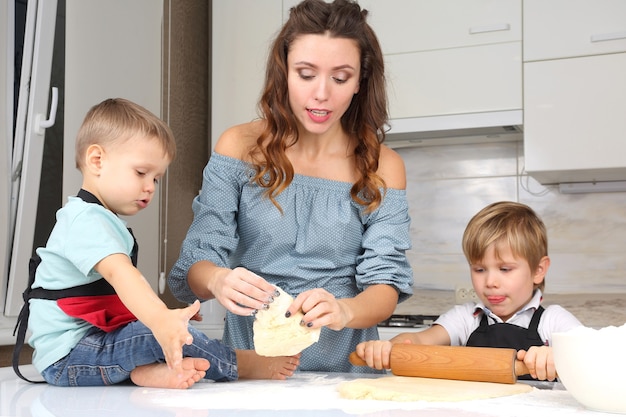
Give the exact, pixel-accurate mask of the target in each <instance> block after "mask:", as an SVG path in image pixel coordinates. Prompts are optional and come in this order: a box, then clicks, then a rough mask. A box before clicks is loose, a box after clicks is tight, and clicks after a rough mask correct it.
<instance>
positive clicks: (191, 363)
mask: <svg viewBox="0 0 626 417" xmlns="http://www.w3.org/2000/svg"><path fill="white" fill-rule="evenodd" d="M181 366H182V371H180V372H179V371H175V370H173V369H170V368H168V366H167V364H166V363H151V364H149V365H142V366H138V367H136V368H135V369H133V370H132V371H131V372H130V379H131V381H133V382H134V383H135V384H136V385H139V386H141V387H151V388H179V389H185V388H189V387H191V386H192V385H193V384H195V383H196V382H198V381H199V380H201V379H202V378H204V375H206V370H207V369H209V366H210V364H209V361H208V360H206V359H202V358H183V363H182V365H181Z"/></svg>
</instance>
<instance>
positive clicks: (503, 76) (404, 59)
mask: <svg viewBox="0 0 626 417" xmlns="http://www.w3.org/2000/svg"><path fill="white" fill-rule="evenodd" d="M360 4H362V5H363V7H365V8H367V9H369V10H370V11H371V13H370V17H369V21H370V24H371V25H372V28H373V29H374V30H375V32H376V34H377V36H378V38H379V41H380V43H381V46H382V48H383V52H384V54H385V61H386V66H387V67H386V69H387V78H388V83H389V102H390V118H391V119H403V118H419V117H430V116H442V115H456V114H463V113H480V112H491V111H503V110H506V111H508V110H521V108H522V57H521V56H522V42H521V41H522V21H521V13H522V12H521V1H518V0H505V1H501V0H478V1H472V2H467V1H465V0H420V1H415V0H397V1H394V2H393V7H390V3H389V2H388V1H385V0H367V1H361V2H360ZM520 123H521V120H520Z"/></svg>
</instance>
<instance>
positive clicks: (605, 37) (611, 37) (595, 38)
mask: <svg viewBox="0 0 626 417" xmlns="http://www.w3.org/2000/svg"><path fill="white" fill-rule="evenodd" d="M618 39H626V31H625V32H613V33H601V34H599V35H591V38H590V40H591V42H604V41H615V40H618Z"/></svg>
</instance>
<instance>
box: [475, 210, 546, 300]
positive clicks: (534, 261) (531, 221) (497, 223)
mask: <svg viewBox="0 0 626 417" xmlns="http://www.w3.org/2000/svg"><path fill="white" fill-rule="evenodd" d="M492 244H493V245H494V250H495V254H496V257H498V256H499V252H500V249H503V248H510V249H511V252H512V253H513V255H514V256H515V257H519V258H522V259H525V260H526V261H527V262H528V265H529V266H530V269H531V271H533V272H534V271H536V269H537V268H538V267H539V263H540V261H541V259H542V258H543V257H544V256H548V236H547V233H546V227H545V225H544V223H543V221H542V220H541V219H540V218H539V216H537V214H536V213H535V212H534V211H533V210H532V209H531V208H530V207H528V206H527V205H525V204H521V203H516V202H512V201H501V202H497V203H493V204H490V205H488V206H487V207H485V208H484V209H482V210H481V211H479V212H478V213H477V214H476V215H475V216H474V217H472V219H471V220H470V221H469V223H468V224H467V227H466V228H465V232H464V233H463V253H464V254H465V257H466V258H467V260H468V262H469V263H478V262H480V261H481V260H482V259H483V258H484V256H485V253H486V252H487V248H488V247H489V246H491V245H492ZM544 286H545V279H544V280H543V281H542V282H541V284H539V285H538V286H537V288H539V289H541V290H543V288H544Z"/></svg>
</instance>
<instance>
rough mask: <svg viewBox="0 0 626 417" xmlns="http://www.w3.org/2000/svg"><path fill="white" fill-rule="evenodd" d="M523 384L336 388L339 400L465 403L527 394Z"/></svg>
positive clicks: (370, 383)
mask: <svg viewBox="0 0 626 417" xmlns="http://www.w3.org/2000/svg"><path fill="white" fill-rule="evenodd" d="M532 389H533V388H532V386H530V385H527V384H520V383H517V384H498V383H494V382H474V381H456V380H447V379H434V378H417V377H406V376H390V377H382V378H375V379H367V378H361V379H355V380H353V381H348V382H343V383H341V384H339V386H338V387H337V390H338V391H339V394H340V396H341V397H343V398H348V399H355V400H386V401H465V400H479V399H486V398H495V397H505V396H507V395H513V394H521V393H524V392H529V391H531V390H532Z"/></svg>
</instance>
